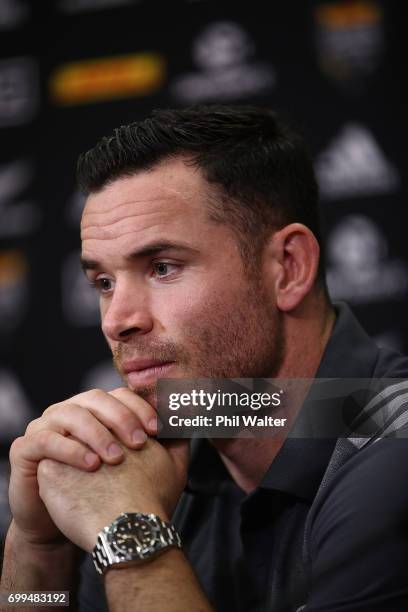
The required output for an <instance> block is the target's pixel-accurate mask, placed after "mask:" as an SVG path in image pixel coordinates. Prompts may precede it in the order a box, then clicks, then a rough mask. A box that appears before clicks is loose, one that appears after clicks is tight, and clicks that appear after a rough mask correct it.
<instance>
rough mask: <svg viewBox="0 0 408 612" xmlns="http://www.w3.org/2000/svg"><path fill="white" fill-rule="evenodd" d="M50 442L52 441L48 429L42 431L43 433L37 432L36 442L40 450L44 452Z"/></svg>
mask: <svg viewBox="0 0 408 612" xmlns="http://www.w3.org/2000/svg"><path fill="white" fill-rule="evenodd" d="M50 440H51V432H50V431H48V430H46V429H42V430H41V431H39V432H37V434H36V440H35V441H36V445H37V447H38V449H39V450H41V451H44V450H45V449H46V448H47V446H48V445H49V443H50Z"/></svg>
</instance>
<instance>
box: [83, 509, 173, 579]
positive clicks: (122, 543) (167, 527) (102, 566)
mask: <svg viewBox="0 0 408 612" xmlns="http://www.w3.org/2000/svg"><path fill="white" fill-rule="evenodd" d="M174 546H175V547H177V548H181V540H180V536H179V535H178V533H177V531H176V529H175V528H174V526H173V525H171V524H170V523H165V522H164V521H162V520H161V518H160V517H159V516H156V515H155V514H141V513H140V512H123V513H122V514H121V515H120V516H118V518H117V519H115V520H114V521H113V523H111V524H110V525H108V526H107V527H105V528H104V529H103V530H102V531H101V532H100V533H99V535H98V539H97V541H96V546H95V548H94V549H93V552H92V559H93V562H94V564H95V568H96V571H97V572H98V574H104V573H105V572H106V570H108V569H109V568H110V567H115V568H121V567H130V566H131V565H135V564H136V563H140V562H141V561H144V560H146V559H150V558H151V557H153V556H155V555H157V554H158V553H160V552H163V551H165V550H167V549H168V548H170V547H174Z"/></svg>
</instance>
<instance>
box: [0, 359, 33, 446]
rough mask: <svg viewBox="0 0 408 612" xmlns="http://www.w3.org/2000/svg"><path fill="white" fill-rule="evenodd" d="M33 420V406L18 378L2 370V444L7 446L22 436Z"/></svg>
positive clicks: (0, 395) (0, 434) (0, 407)
mask: <svg viewBox="0 0 408 612" xmlns="http://www.w3.org/2000/svg"><path fill="white" fill-rule="evenodd" d="M32 418H33V413H32V411H31V406H30V405H29V402H28V400H27V397H26V394H25V392H24V390H23V388H22V386H21V384H20V383H19V381H18V380H17V378H16V376H15V375H14V374H13V373H12V372H10V371H9V370H5V369H1V370H0V443H2V444H7V443H9V442H11V441H12V440H13V439H14V438H16V437H17V436H21V435H22V434H23V433H24V430H25V428H26V426H27V424H28V422H29V421H30V420H31V419H32Z"/></svg>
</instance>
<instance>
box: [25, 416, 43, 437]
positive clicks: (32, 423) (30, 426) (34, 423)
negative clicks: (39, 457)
mask: <svg viewBox="0 0 408 612" xmlns="http://www.w3.org/2000/svg"><path fill="white" fill-rule="evenodd" d="M39 420H40V419H39V418H37V419H33V420H32V421H30V422H29V424H28V425H27V427H26V429H25V434H26V435H27V434H30V433H31V432H32V430H33V429H35V427H36V426H37V425H38V422H39Z"/></svg>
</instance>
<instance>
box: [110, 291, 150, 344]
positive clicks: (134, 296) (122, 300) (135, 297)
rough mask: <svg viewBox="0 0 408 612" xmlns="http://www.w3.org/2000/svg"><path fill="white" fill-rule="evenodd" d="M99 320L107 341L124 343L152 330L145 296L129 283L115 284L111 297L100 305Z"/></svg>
mask: <svg viewBox="0 0 408 612" xmlns="http://www.w3.org/2000/svg"><path fill="white" fill-rule="evenodd" d="M101 318H102V331H103V333H104V335H105V336H106V338H107V339H108V340H115V341H121V342H125V341H126V340H127V339H130V338H131V337H133V336H134V335H142V334H147V333H149V332H150V331H151V330H152V328H153V317H152V314H151V312H150V308H149V305H148V299H147V296H145V295H143V293H142V292H141V291H140V290H137V289H136V288H135V287H131V286H130V284H129V283H125V284H119V283H118V282H117V284H116V287H115V290H114V293H113V295H112V296H111V297H110V298H108V300H107V301H106V303H102V306H101Z"/></svg>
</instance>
